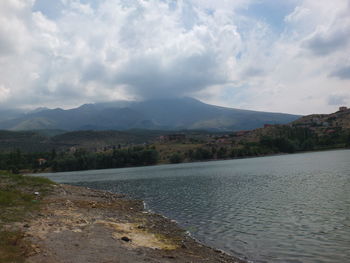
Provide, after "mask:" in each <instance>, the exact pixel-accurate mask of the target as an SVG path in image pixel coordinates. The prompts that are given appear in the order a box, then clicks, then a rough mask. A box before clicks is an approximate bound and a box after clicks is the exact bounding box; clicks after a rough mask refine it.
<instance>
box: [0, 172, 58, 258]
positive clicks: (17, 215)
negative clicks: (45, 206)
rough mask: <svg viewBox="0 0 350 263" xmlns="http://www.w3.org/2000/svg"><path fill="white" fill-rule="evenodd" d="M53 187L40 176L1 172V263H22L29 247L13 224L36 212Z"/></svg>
mask: <svg viewBox="0 0 350 263" xmlns="http://www.w3.org/2000/svg"><path fill="white" fill-rule="evenodd" d="M52 184H53V182H51V181H50V180H48V179H45V178H41V177H32V176H24V175H17V174H16V175H15V174H8V173H5V172H0V211H1V213H0V263H3V262H4V263H5V262H6V263H7V262H16V263H17V262H24V257H25V253H26V249H27V247H28V246H27V244H26V242H24V241H23V233H22V232H21V231H19V230H16V228H14V227H11V226H13V225H12V223H14V222H23V221H24V220H25V219H26V215H27V214H28V213H30V212H33V211H35V210H38V209H39V208H40V201H41V199H42V197H43V196H45V195H46V194H47V193H48V192H49V191H50V189H51V185H52ZM36 192H38V193H39V194H36ZM5 225H6V226H7V227H6V228H5ZM9 226H10V227H9Z"/></svg>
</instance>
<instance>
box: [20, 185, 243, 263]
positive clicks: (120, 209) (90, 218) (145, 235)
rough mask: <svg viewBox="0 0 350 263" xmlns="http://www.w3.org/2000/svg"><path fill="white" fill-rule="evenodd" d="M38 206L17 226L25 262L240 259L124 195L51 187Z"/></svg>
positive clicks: (235, 260)
mask: <svg viewBox="0 0 350 263" xmlns="http://www.w3.org/2000/svg"><path fill="white" fill-rule="evenodd" d="M39 194H40V193H39ZM41 207H42V209H41V210H40V211H39V212H37V214H33V215H32V216H31V217H30V218H29V217H28V220H27V222H24V223H23V225H21V226H20V228H22V229H21V230H22V231H23V232H24V237H25V238H24V239H25V240H27V241H29V243H30V244H31V249H30V252H29V253H28V255H27V260H26V262H29V263H63V262H64V263H87V262H93V263H112V262H120V263H129V262H130V263H138V262H176V263H180V262H181V263H185V262H237V263H243V262H244V261H242V260H239V259H236V258H233V257H231V256H229V255H227V254H225V253H222V252H220V251H218V250H214V249H212V248H209V247H207V246H204V245H202V244H200V243H198V242H196V241H195V240H193V239H192V238H191V237H189V236H188V235H186V233H185V231H183V230H182V229H180V228H179V227H178V226H177V225H176V223H174V222H172V221H171V220H169V219H166V218H164V217H162V216H160V215H156V214H152V213H149V212H147V211H145V210H144V208H143V203H142V201H136V200H128V199H125V198H123V196H122V195H117V194H112V193H108V192H103V191H97V190H91V189H87V188H82V187H75V186H69V185H54V186H53V191H52V192H51V193H50V194H49V195H47V196H46V197H45V198H44V199H43V200H42V205H41Z"/></svg>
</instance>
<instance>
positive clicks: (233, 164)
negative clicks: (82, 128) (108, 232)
mask: <svg viewBox="0 0 350 263" xmlns="http://www.w3.org/2000/svg"><path fill="white" fill-rule="evenodd" d="M349 161H350V151H347V150H343V151H329V152H318V153H305V154H295V155H284V156H274V157H264V158H252V159H241V160H232V161H218V162H206V163H191V164H179V165H164V166H156V167H139V168H128V169H111V170H100V171H86V172H78V173H77V172H74V173H57V174H51V175H50V174H47V175H45V176H48V177H50V178H51V179H53V180H55V181H58V182H66V183H74V184H77V185H83V186H89V187H92V188H97V189H104V190H109V191H113V192H118V193H126V194H128V195H130V196H131V197H132V198H138V199H143V200H145V201H146V203H147V205H148V207H149V208H150V209H152V210H154V211H156V212H158V213H161V214H163V215H165V216H167V217H170V218H173V219H176V220H177V221H178V222H179V224H180V225H181V226H183V227H184V228H186V229H188V230H189V231H190V232H191V233H192V234H193V236H194V237H196V238H197V239H199V240H201V241H203V242H204V243H206V244H208V245H211V246H214V247H217V248H221V249H223V250H225V251H227V252H229V253H232V254H235V255H238V256H241V257H247V258H248V259H250V260H253V261H255V262H334V263H336V262H350V162H349Z"/></svg>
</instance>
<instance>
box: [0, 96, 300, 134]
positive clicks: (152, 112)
mask: <svg viewBox="0 0 350 263" xmlns="http://www.w3.org/2000/svg"><path fill="white" fill-rule="evenodd" d="M0 115H1V116H2V117H1V118H0V129H5V130H42V129H61V130H67V131H74V130H128V129H149V130H194V129H196V130H210V131H237V130H249V129H255V128H259V127H262V126H263V125H264V124H285V123H289V122H292V121H294V120H296V119H298V118H299V117H300V116H298V115H291V114H282V113H270V112H258V111H250V110H240V109H233V108H225V107H219V106H214V105H209V104H206V103H203V102H201V101H198V100H196V99H193V98H174V99H157V100H147V101H140V102H130V101H115V102H107V103H96V104H84V105H82V106H80V107H78V108H74V109H69V110H63V109H60V108H57V109H47V108H39V109H37V110H35V111H32V112H29V113H26V114H24V113H21V112H16V111H0Z"/></svg>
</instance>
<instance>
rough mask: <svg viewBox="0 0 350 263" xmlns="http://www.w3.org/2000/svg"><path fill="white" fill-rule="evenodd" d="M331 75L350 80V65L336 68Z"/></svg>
mask: <svg viewBox="0 0 350 263" xmlns="http://www.w3.org/2000/svg"><path fill="white" fill-rule="evenodd" d="M330 76H331V77H337V78H340V79H343V80H347V79H349V80H350V65H349V66H344V67H342V68H340V69H337V70H335V71H334V72H332V73H331V74H330Z"/></svg>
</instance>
